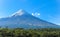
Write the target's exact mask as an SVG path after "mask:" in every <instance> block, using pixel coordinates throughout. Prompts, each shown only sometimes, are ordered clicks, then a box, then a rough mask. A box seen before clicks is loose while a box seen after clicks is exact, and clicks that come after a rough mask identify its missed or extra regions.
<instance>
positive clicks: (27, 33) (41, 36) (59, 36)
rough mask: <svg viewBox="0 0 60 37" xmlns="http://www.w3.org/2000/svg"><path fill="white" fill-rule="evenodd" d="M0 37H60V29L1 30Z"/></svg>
mask: <svg viewBox="0 0 60 37" xmlns="http://www.w3.org/2000/svg"><path fill="white" fill-rule="evenodd" d="M0 37H60V29H52V28H49V29H47V28H45V29H23V28H15V29H8V28H0Z"/></svg>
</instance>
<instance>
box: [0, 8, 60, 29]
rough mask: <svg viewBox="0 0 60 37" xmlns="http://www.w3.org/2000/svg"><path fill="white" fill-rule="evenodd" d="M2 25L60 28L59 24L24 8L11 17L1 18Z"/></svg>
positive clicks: (9, 26)
mask: <svg viewBox="0 0 60 37" xmlns="http://www.w3.org/2000/svg"><path fill="white" fill-rule="evenodd" d="M0 26H1V27H8V28H60V26H59V25H56V24H53V23H50V22H47V21H45V20H42V19H39V18H37V17H35V16H32V15H31V14H29V13H28V12H26V11H25V10H22V9H21V10H19V11H17V12H15V13H13V14H12V15H11V16H10V17H6V18H1V19H0Z"/></svg>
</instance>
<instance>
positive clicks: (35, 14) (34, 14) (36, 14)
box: [32, 12, 40, 17]
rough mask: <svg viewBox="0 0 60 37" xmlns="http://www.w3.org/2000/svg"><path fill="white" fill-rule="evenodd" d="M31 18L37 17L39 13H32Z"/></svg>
mask: <svg viewBox="0 0 60 37" xmlns="http://www.w3.org/2000/svg"><path fill="white" fill-rule="evenodd" d="M32 15H33V16H36V17H39V16H40V13H38V12H36V13H32Z"/></svg>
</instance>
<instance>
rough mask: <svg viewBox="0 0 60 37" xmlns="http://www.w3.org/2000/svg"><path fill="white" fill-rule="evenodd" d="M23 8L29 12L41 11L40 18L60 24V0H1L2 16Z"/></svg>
mask: <svg viewBox="0 0 60 37" xmlns="http://www.w3.org/2000/svg"><path fill="white" fill-rule="evenodd" d="M20 9H23V10H25V11H27V12H28V13H30V14H32V13H40V16H37V17H38V18H40V19H43V20H46V21H49V22H52V23H55V24H60V21H59V20H60V0H0V18H2V17H7V16H10V15H12V14H13V13H14V12H16V11H18V10H20Z"/></svg>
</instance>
